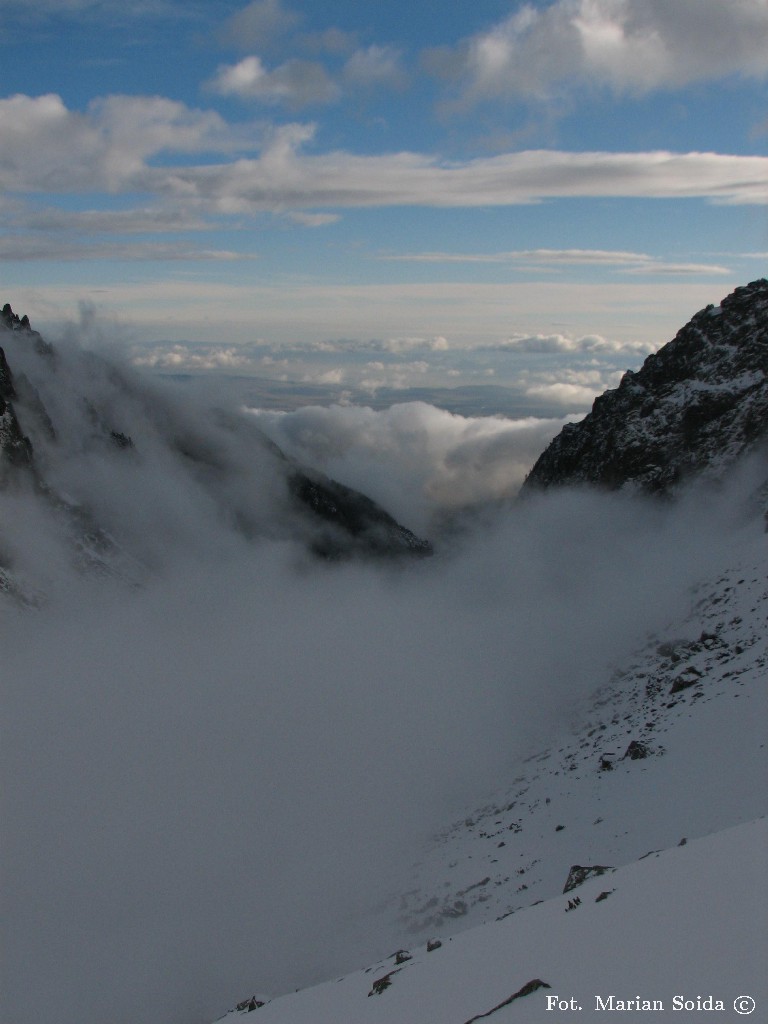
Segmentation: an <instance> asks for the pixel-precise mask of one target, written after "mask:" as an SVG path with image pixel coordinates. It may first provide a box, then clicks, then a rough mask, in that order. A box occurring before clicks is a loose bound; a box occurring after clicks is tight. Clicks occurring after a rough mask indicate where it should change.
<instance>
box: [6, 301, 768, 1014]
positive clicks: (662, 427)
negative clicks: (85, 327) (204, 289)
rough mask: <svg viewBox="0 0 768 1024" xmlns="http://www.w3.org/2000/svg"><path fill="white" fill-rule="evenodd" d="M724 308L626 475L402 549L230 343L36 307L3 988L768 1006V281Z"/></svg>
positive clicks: (41, 1002)
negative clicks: (148, 333)
mask: <svg viewBox="0 0 768 1024" xmlns="http://www.w3.org/2000/svg"><path fill="white" fill-rule="evenodd" d="M719 308H720V310H721V311H720V312H716V311H714V307H713V308H712V309H710V310H708V311H706V310H705V311H703V312H702V313H701V314H698V315H697V317H694V320H693V321H692V325H696V324H698V325H699V326H698V327H696V329H695V330H694V327H692V326H691V325H689V327H688V328H686V329H685V330H684V331H683V332H681V335H679V336H678V339H676V342H675V343H672V344H671V345H670V346H667V349H671V350H672V355H673V356H674V358H671V357H670V356H669V353H668V352H667V351H666V350H661V352H660V353H659V354H658V355H657V357H654V359H655V360H656V361H653V360H650V361H649V362H648V363H647V364H646V366H645V367H644V368H643V370H642V371H639V372H638V374H636V375H634V379H637V378H642V379H641V385H638V386H637V387H635V385H634V384H632V379H633V378H630V380H629V382H628V383H623V384H622V387H621V388H619V389H618V391H619V392H621V393H622V397H621V401H622V402H625V401H626V402H627V405H626V406H622V410H623V411H620V412H614V414H613V415H612V416H608V414H607V413H605V416H604V418H603V419H601V417H603V413H602V412H601V411H600V410H601V409H610V408H611V407H612V404H613V403H614V402H615V401H616V398H615V394H616V393H609V394H608V395H607V396H605V402H604V404H603V405H602V406H601V404H600V402H598V403H597V412H598V413H599V416H598V415H596V413H595V411H593V414H592V421H591V422H592V426H591V427H590V426H589V425H587V428H586V429H587V434H589V431H591V434H589V436H590V437H591V438H592V443H591V444H590V445H587V444H585V447H584V460H585V462H586V463H588V464H589V465H590V466H593V467H596V466H597V465H598V464H599V463H600V459H603V462H604V463H605V464H607V462H611V465H613V467H614V471H615V472H614V476H613V477H611V482H608V479H607V478H605V477H604V478H600V480H595V481H593V483H596V484H598V486H589V484H590V479H588V475H587V473H586V470H585V471H584V474H582V476H578V475H576V476H575V477H573V476H568V475H567V474H563V475H562V476H558V477H557V478H556V479H555V478H553V480H552V481H551V483H552V485H551V486H550V485H549V484H541V485H537V484H535V483H531V484H529V486H528V487H527V488H526V494H527V500H525V501H520V502H517V503H515V504H514V505H512V506H506V507H505V508H503V509H502V508H497V507H494V508H493V509H492V510H491V511H489V512H488V514H487V515H486V516H485V517H483V518H482V519H478V521H477V523H476V524H475V525H474V528H473V529H469V528H468V529H467V530H466V531H465V532H464V533H462V534H461V535H460V536H458V537H457V538H455V539H454V540H453V541H452V543H451V544H447V543H446V545H445V547H444V549H442V550H438V551H437V552H436V553H435V556H434V557H432V558H416V559H410V558H406V560H405V561H402V560H401V561H399V562H397V563H394V565H393V562H392V560H391V558H390V557H389V555H390V554H392V553H393V552H402V553H403V554H404V555H406V556H407V554H408V553H412V554H417V555H418V554H423V553H426V552H427V551H428V550H429V549H428V548H427V547H426V545H424V544H423V543H422V542H420V541H419V540H418V539H417V538H415V537H414V536H413V535H412V534H410V533H409V532H408V531H407V530H405V528H403V527H401V526H400V525H399V524H398V523H396V522H395V521H394V520H393V519H392V518H391V517H389V516H388V515H387V514H386V513H385V512H383V511H382V510H381V509H379V508H378V506H376V505H374V504H373V503H372V502H370V501H368V499H366V498H365V497H364V496H362V495H360V494H358V493H356V492H353V491H349V490H348V489H347V488H344V487H341V485H339V484H336V483H334V482H333V481H330V480H328V479H327V477H324V476H322V475H321V474H317V473H315V472H314V471H313V470H312V469H310V468H306V467H304V466H300V465H298V464H297V463H296V462H293V461H292V460H290V459H288V458H286V457H285V456H284V454H283V453H282V452H281V451H280V449H279V448H277V447H276V446H275V445H273V444H271V443H270V442H268V441H267V440H266V439H265V438H264V435H263V434H262V433H261V431H260V430H259V429H258V426H257V423H255V422H254V421H253V419H252V418H251V417H249V416H248V415H247V414H243V413H240V412H236V411H235V412H231V411H226V410H222V409H219V408H216V407H215V406H214V405H213V404H212V403H211V402H210V401H209V400H208V397H209V396H208V394H207V383H206V381H204V380H201V381H200V382H188V383H187V385H186V386H185V387H184V388H183V389H178V390H174V389H173V387H170V388H169V387H167V386H159V385H155V384H154V383H152V382H150V381H147V380H146V379H143V378H142V377H140V376H139V375H137V374H134V373H133V372H132V371H130V370H129V369H127V368H125V367H123V366H122V365H121V364H120V363H119V362H118V361H117V360H112V359H110V358H108V357H107V356H105V355H104V350H103V346H100V351H98V352H94V351H91V350H89V348H88V346H87V344H84V343H82V342H81V341H80V340H79V339H75V338H67V337H66V336H65V337H63V338H61V339H60V340H59V341H57V343H56V346H55V347H53V346H51V345H50V344H48V343H47V342H46V341H44V340H43V339H42V338H41V337H40V336H39V335H38V334H36V332H34V331H33V330H32V329H31V326H30V325H29V321H28V320H26V319H24V318H19V317H17V316H16V314H14V313H13V311H12V310H11V308H10V307H9V306H6V307H5V309H4V310H3V313H2V318H1V319H0V342H1V343H2V350H3V354H2V358H1V359H0V401H1V403H2V406H1V409H0V425H1V426H2V431H1V432H0V444H1V445H2V449H1V450H0V476H1V477H2V483H1V484H0V591H2V592H4V594H5V597H4V599H3V600H0V629H1V630H2V637H3V656H2V666H3V742H2V744H0V758H1V759H2V775H3V779H4V802H3V826H4V836H3V851H2V860H3V876H4V878H7V879H10V880H12V884H10V885H7V886H6V887H5V888H4V892H3V899H4V907H3V917H2V920H3V924H2V929H3V935H2V945H3V949H4V964H3V966H4V976H3V984H2V993H1V994H0V1004H1V1005H0V1017H2V1019H3V1020H4V1021H5V1020H7V1021H12V1022H13V1024H92V1022H95V1021H110V1022H114V1024H201V1022H203V1021H209V1022H210V1021H212V1020H213V1019H214V1017H216V1016H217V1015H218V1016H220V1015H221V1014H222V1013H223V1014H224V1017H223V1018H221V1019H222V1020H223V1021H226V1022H227V1024H236V1022H237V1021H239V1020H241V1019H242V1018H246V1019H247V1020H249V1021H250V1020H254V1021H259V1020H264V1021H265V1022H267V1024H270V1022H271V1024H302V1022H305V1021H306V1022H308V1024H309V1022H311V1024H327V1022H331V1021H332V1022H333V1024H365V1022H370V1024H473V1022H475V1021H478V1020H485V1019H490V1020H491V1022H492V1024H503V1022H512V1021H516V1022H521V1024H539V1022H540V1021H545V1020H549V1019H550V1017H549V1016H547V1014H548V1013H555V1012H562V1013H566V1014H567V1013H576V1014H577V1015H578V1014H580V1019H581V1020H582V1021H585V1020H587V1021H589V1020H592V1019H593V1018H595V1017H596V1018H597V1020H598V1022H599V1021H601V1020H603V1019H604V1018H603V1016H602V1014H603V1013H604V1012H619V1013H627V1019H633V1015H632V1011H637V1012H638V1014H639V1013H640V1012H646V1011H648V1012H653V1013H654V1014H655V1015H656V1017H655V1019H660V1020H667V1019H668V1020H670V1021H672V1022H675V1021H677V1020H679V1019H687V1018H686V1017H682V1018H679V1017H677V1016H676V1014H677V1013H679V1012H681V1011H682V1012H683V1013H685V1012H691V1013H708V1012H713V1013H720V1014H721V1018H722V1019H730V1016H729V1015H730V1014H733V1013H736V1014H738V1015H739V1016H741V1015H744V1016H749V1014H748V1012H747V1011H748V1010H749V1009H750V1003H749V1000H750V999H753V1000H755V1001H756V1005H757V1007H758V1008H759V1013H762V1012H763V1009H762V1008H763V1007H764V1006H765V1005H766V1004H768V992H766V991H765V975H764V959H765V954H766V952H768V934H766V929H765V925H766V921H767V920H768V915H766V914H765V912H764V908H765V905H766V901H767V900H768V887H767V886H766V877H768V875H767V874H766V871H765V867H766V862H767V859H768V850H766V842H767V841H768V840H767V838H766V830H765V821H764V817H765V814H766V796H765V794H766V787H765V779H766V777H768V753H767V750H766V741H765V735H764V732H765V730H764V723H765V721H766V717H767V716H768V690H767V689H766V686H765V678H766V668H767V667H768V643H767V640H766V632H765V622H766V617H767V616H768V583H766V580H768V543H766V533H765V522H764V519H763V515H762V510H761V509H760V507H759V506H758V503H756V502H755V500H754V495H755V491H756V490H757V489H759V488H760V487H761V486H762V485H763V483H764V481H765V480H766V477H767V476H768V470H767V469H766V453H765V451H764V450H763V448H762V446H761V437H762V433H761V428H760V423H759V420H760V416H759V415H758V414H757V410H758V409H759V408H761V405H760V403H761V401H762V397H761V396H762V394H763V392H762V390H761V386H762V381H763V379H764V369H763V368H762V366H761V365H760V360H761V359H762V358H763V354H764V342H765V283H764V282H756V283H755V284H753V285H750V286H748V287H747V288H746V289H740V290H739V291H738V292H736V293H734V296H732V297H730V298H729V299H728V300H725V301H724V302H723V304H722V306H721V307H719ZM723 311H724V312H723ZM705 328H706V330H705ZM681 337H683V338H684V339H686V338H687V342H686V344H685V345H682V346H678V348H677V350H676V349H675V347H674V346H675V345H676V344H677V341H678V340H679V339H680V338H681ZM676 351H677V354H675V352H676ZM665 353H666V354H665ZM665 360H666V361H667V363H665ZM665 366H667V369H666V370H665V369H664V367H665ZM654 367H655V368H656V369H655V371H654V373H655V375H654V373H652V372H651V371H652V370H653V368H654ZM646 371H647V372H646ZM622 389H623V390H622ZM640 393H642V394H643V395H644V399H643V403H644V404H643V410H644V412H643V416H642V417H640V415H639V412H637V414H636V413H635V411H634V406H632V409H630V405H631V401H630V400H631V399H632V396H633V395H634V396H635V397H637V394H640ZM707 402H715V405H716V407H717V409H719V410H720V411H719V414H718V415H714V414H713V415H708V414H707V415H705V414H704V412H703V411H702V409H704V407H705V406H706V410H708V412H712V408H713V407H712V406H710V405H706V403H707ZM702 403H704V405H702ZM686 410H688V412H686ZM595 420H599V421H600V422H601V423H602V431H597V430H596V428H595V426H594V422H595ZM630 421H631V422H634V423H635V427H636V429H634V430H629V429H628V426H627V425H628V423H629V422H630ZM585 422H586V421H585ZM686 422H687V423H688V428H687V429H684V424H685V423H686ZM638 423H643V424H645V427H647V428H648V429H647V430H646V434H647V439H648V444H649V451H652V452H653V453H654V454H653V457H652V458H651V456H648V458H647V459H646V461H645V463H642V460H641V458H640V456H641V454H642V452H638V451H635V449H636V448H637V438H638V429H639V428H638V427H637V424H638ZM697 424H698V425H697ZM651 426H652V427H653V429H650V427H651ZM625 427H626V428H627V430H626V431H624V428H625ZM623 431H624V432H623ZM572 433H573V432H572V431H566V432H565V435H564V436H565V437H566V438H568V436H569V435H570V434H572ZM574 436H575V435H574ZM579 436H581V435H579ZM330 440H333V438H331V439H330ZM609 441H610V443H609ZM561 443H562V442H561ZM569 443H570V442H569ZM665 445H666V446H667V447H664V446H665ZM633 446H634V448H633ZM633 451H634V454H632V457H631V458H630V454H631V453H632V452H633ZM606 453H607V454H606ZM611 460H612V461H611ZM665 460H666V461H665ZM620 465H624V466H625V467H629V469H630V471H628V474H627V475H626V479H624V477H622V476H621V473H619V471H618V469H617V468H616V467H618V466H620ZM635 465H638V466H640V467H641V468H640V469H639V470H638V471H637V473H635V475H633V472H634V470H632V469H631V467H632V466H635ZM670 465H676V466H678V467H684V468H679V472H677V473H671V475H670V477H669V483H668V484H664V485H663V486H662V485H661V484H660V481H662V478H663V477H664V474H665V473H666V471H667V469H668V468H669V466H670ZM643 466H644V467H645V468H642V467H643ZM654 467H655V468H654ZM577 468H578V467H577ZM654 474H655V475H654ZM368 478H369V479H373V473H371V475H370V476H369V477H368ZM702 481H703V482H702ZM713 481H716V482H717V486H713V485H712V482H713ZM567 483H576V484H579V485H580V486H576V487H569V486H555V484H567ZM659 494H662V495H665V496H667V497H668V499H669V500H664V501H658V500H656V496H657V495H659ZM380 554H384V555H386V557H385V558H380V557H378V556H379V555H380ZM349 555H353V556H358V557H353V558H349V557H348V556H349ZM371 556H376V557H371ZM327 979H333V980H330V981H329V980H327ZM320 982H322V983H320ZM297 985H301V986H302V991H294V989H295V988H296V986H297ZM312 985H314V986H315V987H311V986H312ZM281 993H287V994H282V995H281ZM598 998H599V999H600V1000H601V1003H600V1004H598V1003H597V1002H596V1000H597V999H598ZM550 1000H553V1002H550ZM736 1001H738V1002H736ZM645 1002H647V1003H648V1004H649V1005H648V1006H646V1005H644V1003H645ZM678 1002H679V1005H678ZM654 1003H659V1004H660V1006H656V1005H653V1004H654ZM721 1004H722V1005H721ZM228 1006H231V1007H232V1009H231V1010H229V1011H226V1008H227V1007H228ZM577 1006H581V1007H583V1009H582V1010H578V1009H576V1007H577ZM225 1011H226V1012H225ZM252 1014H255V1016H251V1015H252ZM552 1019H554V1018H552ZM718 1019H720V1018H718ZM734 1019H735V1018H734ZM752 1019H757V1016H754V1017H753V1018H752Z"/></svg>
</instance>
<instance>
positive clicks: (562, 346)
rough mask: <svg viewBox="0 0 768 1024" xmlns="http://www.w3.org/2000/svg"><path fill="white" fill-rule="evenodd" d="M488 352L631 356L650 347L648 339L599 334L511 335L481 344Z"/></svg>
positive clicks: (646, 352) (643, 353)
mask: <svg viewBox="0 0 768 1024" xmlns="http://www.w3.org/2000/svg"><path fill="white" fill-rule="evenodd" d="M484 348H486V349H488V350H490V351H494V350H497V351H514V352H528V353H533V352H537V353H589V352H600V353H620V352H626V353H628V354H631V355H633V356H637V355H648V354H649V353H650V352H652V351H653V350H654V346H652V345H650V344H649V343H648V342H643V341H632V340H618V339H611V338H603V337H602V336H601V335H599V334H585V335H582V336H581V337H579V338H574V337H571V336H570V335H566V334H535V335H513V336H512V337H511V338H507V339H506V340H504V341H500V342H498V344H496V345H492V346H484Z"/></svg>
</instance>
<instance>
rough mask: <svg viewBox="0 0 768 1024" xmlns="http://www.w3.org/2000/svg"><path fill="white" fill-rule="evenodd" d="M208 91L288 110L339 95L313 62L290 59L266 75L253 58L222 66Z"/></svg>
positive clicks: (329, 80) (264, 69)
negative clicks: (285, 107)
mask: <svg viewBox="0 0 768 1024" xmlns="http://www.w3.org/2000/svg"><path fill="white" fill-rule="evenodd" d="M208 87H209V88H210V89H211V90H212V91H213V92H216V93H218V94H219V95H221V96H238V97H239V98H240V99H249V100H259V101H261V102H262V103H267V104H284V105H285V106H287V107H289V108H290V109H292V110H298V109H300V108H302V107H307V106H312V105H313V104H318V103H319V104H322V103H332V102H333V101H334V100H336V99H338V97H339V95H340V90H339V87H338V86H337V85H336V83H335V82H334V81H333V80H332V79H331V77H330V76H329V75H328V73H327V71H326V70H325V68H324V67H323V65H322V64H319V63H317V62H316V61H307V60H297V59H292V60H288V61H286V62H285V63H284V64H280V65H279V66H278V67H276V68H274V69H273V70H272V71H269V70H268V69H267V68H266V67H265V66H264V64H263V62H262V61H261V59H260V58H259V57H257V56H250V57H245V58H244V59H243V60H241V61H240V62H239V63H238V64H232V65H223V66H222V67H220V68H219V70H218V71H217V73H216V75H215V76H214V77H213V79H211V81H210V82H209V83H208Z"/></svg>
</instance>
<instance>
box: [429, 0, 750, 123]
mask: <svg viewBox="0 0 768 1024" xmlns="http://www.w3.org/2000/svg"><path fill="white" fill-rule="evenodd" d="M441 62H442V64H443V65H444V66H445V65H446V64H448V65H451V66H452V69H453V71H454V72H455V73H456V74H458V75H460V76H461V78H462V100H463V102H464V103H468V104H471V103H474V102H477V101H480V100H484V99H490V98H494V97H496V98H498V97H504V96H511V97H518V98H523V97H538V98H546V97H548V96H550V95H551V94H552V92H553V91H554V90H556V89H558V88H560V87H562V86H563V85H564V84H565V83H568V82H572V81H574V80H575V81H580V82H583V83H593V84H596V85H598V86H607V87H609V88H611V89H613V90H615V91H617V92H628V93H646V92H649V91H651V90H654V89H660V88H676V87H679V86H683V85H686V84H689V83H692V82H698V81H704V80H711V79H718V78H723V77H725V76H728V75H741V76H744V77H753V78H764V77H765V76H766V75H767V74H768V6H766V4H765V2H764V0H729V2H728V3H723V2H722V0H677V2H675V3H668V2H666V0H556V2H554V3H551V4H549V5H547V6H541V7H538V6H537V7H534V6H533V5H532V4H525V5H524V6H523V7H521V8H520V9H519V10H518V11H516V12H515V13H514V14H512V15H511V16H510V17H508V18H506V19H505V20H504V21H501V22H499V23H498V24H497V25H495V26H494V27H493V28H492V29H490V30H489V31H487V32H484V33H480V34H478V35H476V36H473V37H472V38H470V39H468V40H466V41H465V42H464V43H463V44H461V46H460V47H459V48H458V49H457V50H455V51H454V52H453V53H452V54H451V53H448V54H446V53H445V52H443V54H442V57H441Z"/></svg>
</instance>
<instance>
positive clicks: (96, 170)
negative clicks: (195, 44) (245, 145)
mask: <svg viewBox="0 0 768 1024" xmlns="http://www.w3.org/2000/svg"><path fill="white" fill-rule="evenodd" d="M242 139H243V136H242V134H240V132H239V130H238V131H233V130H232V129H230V128H229V126H228V125H227V124H226V122H225V121H224V120H223V118H221V117H220V116H219V115H218V114H216V113H215V112H214V111H203V110H193V109H190V108H189V107H187V106H185V105H184V104H183V103H178V102H176V101H174V100H168V99H163V98H162V97H142V96H109V97H106V98H102V99H98V100H94V101H93V102H92V103H90V104H89V106H88V108H87V110H86V112H85V113H82V114H81V113H78V112H76V111H71V110H69V109H68V108H67V107H66V106H65V104H64V102H63V100H62V99H61V97H60V96H57V95H55V94H53V93H50V94H47V95H44V96H37V97H33V96H25V95H22V94H17V95H15V96H11V97H9V98H7V99H2V100H0V143H2V149H3V151H4V153H5V154H6V158H5V159H4V160H3V164H2V167H1V168H0V183H2V185H3V187H5V188H7V189H9V190H10V191H14V192H19V193H29V192H40V191H48V192H51V193H56V192H87V191H91V190H97V191H105V192H120V191H129V190H131V189H133V188H134V187H136V176H137V175H140V174H141V172H142V171H144V169H145V167H146V161H147V159H148V158H149V157H152V156H156V155H158V154H159V153H171V152H172V153H186V154H190V153H200V152H205V151H213V152H229V151H232V150H233V149H237V148H238V147H239V146H240V145H241V144H242Z"/></svg>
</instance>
